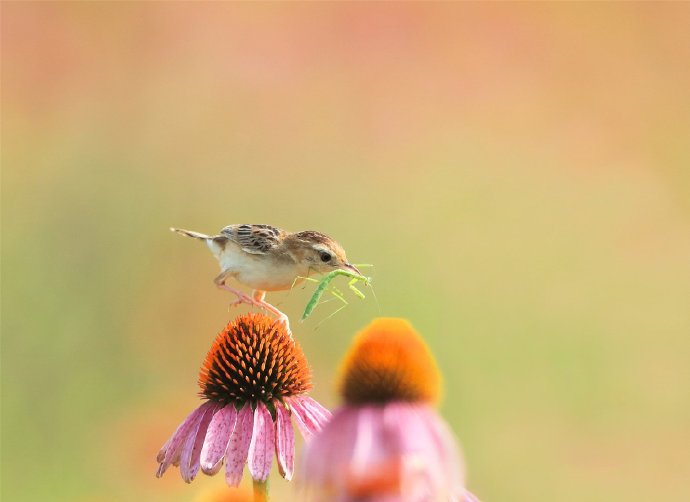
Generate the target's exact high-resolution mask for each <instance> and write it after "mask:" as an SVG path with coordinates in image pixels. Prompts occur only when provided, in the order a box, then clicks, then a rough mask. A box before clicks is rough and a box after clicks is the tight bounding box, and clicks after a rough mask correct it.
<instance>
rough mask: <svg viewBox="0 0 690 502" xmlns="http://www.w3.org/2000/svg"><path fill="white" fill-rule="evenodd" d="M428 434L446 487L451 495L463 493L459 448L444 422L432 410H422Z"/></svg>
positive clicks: (426, 408)
mask: <svg viewBox="0 0 690 502" xmlns="http://www.w3.org/2000/svg"><path fill="white" fill-rule="evenodd" d="M421 411H422V413H423V414H424V415H426V416H425V418H424V420H425V421H426V422H427V424H428V427H429V432H430V434H431V436H432V438H433V439H434V445H435V448H436V451H437V452H438V454H439V456H440V462H441V464H442V465H443V466H444V467H445V476H446V480H445V482H446V486H448V488H449V490H450V491H451V492H452V493H463V491H464V485H465V463H464V461H463V458H462V455H461V452H460V448H459V447H458V443H457V441H456V439H455V436H454V435H453V432H452V431H451V430H450V428H449V427H448V425H447V424H446V422H445V421H444V420H443V419H442V418H441V417H440V416H439V415H438V414H437V413H436V411H435V410H433V409H432V408H428V407H425V408H423V409H422V410H421Z"/></svg>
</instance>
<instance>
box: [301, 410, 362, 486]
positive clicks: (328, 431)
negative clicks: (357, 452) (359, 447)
mask: <svg viewBox="0 0 690 502" xmlns="http://www.w3.org/2000/svg"><path fill="white" fill-rule="evenodd" d="M298 423H299V422H298ZM356 438H357V409H356V408H352V407H344V408H341V409H340V410H338V411H336V412H335V414H334V415H333V419H332V420H331V421H330V422H329V423H328V424H327V425H326V426H325V427H324V428H323V430H322V431H321V432H320V433H319V434H318V435H317V436H315V437H314V438H313V439H312V441H310V442H309V443H308V444H307V445H306V449H305V451H304V456H303V458H304V462H303V465H304V477H305V480H306V481H307V483H310V484H313V485H322V486H323V485H329V486H334V487H335V486H341V485H342V484H343V475H342V473H343V472H345V471H346V470H347V468H348V466H349V464H350V459H351V457H352V451H353V449H354V445H355V439H356Z"/></svg>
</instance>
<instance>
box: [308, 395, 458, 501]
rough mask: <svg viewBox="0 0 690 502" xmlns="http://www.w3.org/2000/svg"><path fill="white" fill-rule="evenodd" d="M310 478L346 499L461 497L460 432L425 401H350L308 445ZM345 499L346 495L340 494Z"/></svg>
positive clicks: (311, 483) (411, 499) (456, 498)
mask: <svg viewBox="0 0 690 502" xmlns="http://www.w3.org/2000/svg"><path fill="white" fill-rule="evenodd" d="M304 476H305V480H306V482H307V484H310V485H313V486H316V487H317V488H318V487H319V486H320V487H322V488H325V489H327V490H332V491H333V493H336V494H338V495H340V496H341V497H342V500H344V501H346V500H363V501H368V500H376V501H379V500H398V498H399V497H401V496H402V495H404V497H403V498H402V499H403V500H405V501H406V502H426V501H428V500H461V498H460V497H462V495H463V494H464V488H463V485H462V479H463V466H462V464H461V463H460V462H459V454H458V453H457V447H456V443H455V440H454V438H453V437H452V435H451V434H450V433H449V431H448V430H447V429H446V428H445V425H444V424H443V423H442V422H441V419H440V417H438V415H436V413H435V412H434V411H433V409H431V408H429V407H428V406H427V405H425V404H419V403H415V404H413V403H403V402H391V403H388V404H385V405H378V404H367V405H361V406H345V407H343V408H341V409H340V410H338V411H337V412H336V413H335V415H334V416H333V419H332V420H331V421H330V422H329V423H328V425H326V427H325V428H324V429H323V431H322V432H321V433H320V434H318V435H316V436H315V437H314V438H312V440H311V441H310V442H309V444H308V445H307V449H306V451H305V457H304ZM339 500H340V499H339Z"/></svg>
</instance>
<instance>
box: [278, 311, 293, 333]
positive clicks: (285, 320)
mask: <svg viewBox="0 0 690 502" xmlns="http://www.w3.org/2000/svg"><path fill="white" fill-rule="evenodd" d="M275 322H276V324H284V325H285V331H287V334H288V335H290V338H292V331H290V320H289V319H288V316H287V315H285V314H282V313H281V314H280V315H278V317H277V318H276V321H275Z"/></svg>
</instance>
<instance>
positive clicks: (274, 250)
mask: <svg viewBox="0 0 690 502" xmlns="http://www.w3.org/2000/svg"><path fill="white" fill-rule="evenodd" d="M170 230H172V231H173V232H177V233H179V234H182V235H186V236H187V237H192V238H194V239H200V240H203V241H205V242H206V245H207V246H208V247H209V249H210V250H211V252H212V253H213V256H215V257H216V259H217V260H218V262H219V263H220V270H221V272H220V274H219V275H218V276H217V277H216V278H215V279H214V280H213V282H215V284H216V286H217V287H219V288H220V289H224V290H226V291H230V292H231V293H233V294H235V295H237V300H236V301H235V302H233V303H232V305H239V304H242V303H246V304H249V305H255V306H257V307H261V308H264V309H266V310H268V311H270V312H272V313H274V314H275V315H277V316H278V321H280V322H284V323H285V325H286V326H287V327H288V329H289V323H288V318H287V316H286V315H285V314H283V313H282V312H281V311H280V310H278V309H277V308H276V307H274V306H273V305H271V304H270V303H268V302H266V301H265V300H264V298H265V296H266V291H283V290H287V289H290V288H291V287H292V286H293V285H294V284H297V283H299V282H301V281H302V280H303V279H300V277H309V275H310V274H312V273H318V274H326V273H328V272H331V271H333V270H337V269H343V270H350V271H353V272H356V273H357V274H359V273H360V272H359V270H357V267H355V266H354V265H352V264H350V263H348V261H347V257H346V256H345V250H344V249H343V248H342V247H341V246H340V244H338V243H337V242H336V241H334V240H333V239H331V238H330V237H328V236H327V235H324V234H322V233H320V232H315V231H313V230H305V231H302V232H295V233H291V232H287V231H285V230H281V229H280V228H276V227H272V226H270V225H247V224H243V225H229V226H227V227H225V228H224V229H222V230H221V231H220V234H218V235H213V236H211V235H205V234H201V233H199V232H193V231H191V230H183V229H181V228H171V229H170ZM230 278H234V279H235V280H237V282H239V283H240V284H244V285H245V286H249V287H251V288H252V289H253V290H254V292H253V293H252V296H251V297H250V296H248V295H247V294H246V293H243V292H242V291H240V290H237V289H235V288H232V287H230V286H228V285H227V284H226V281H227V280H228V279H230Z"/></svg>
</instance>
